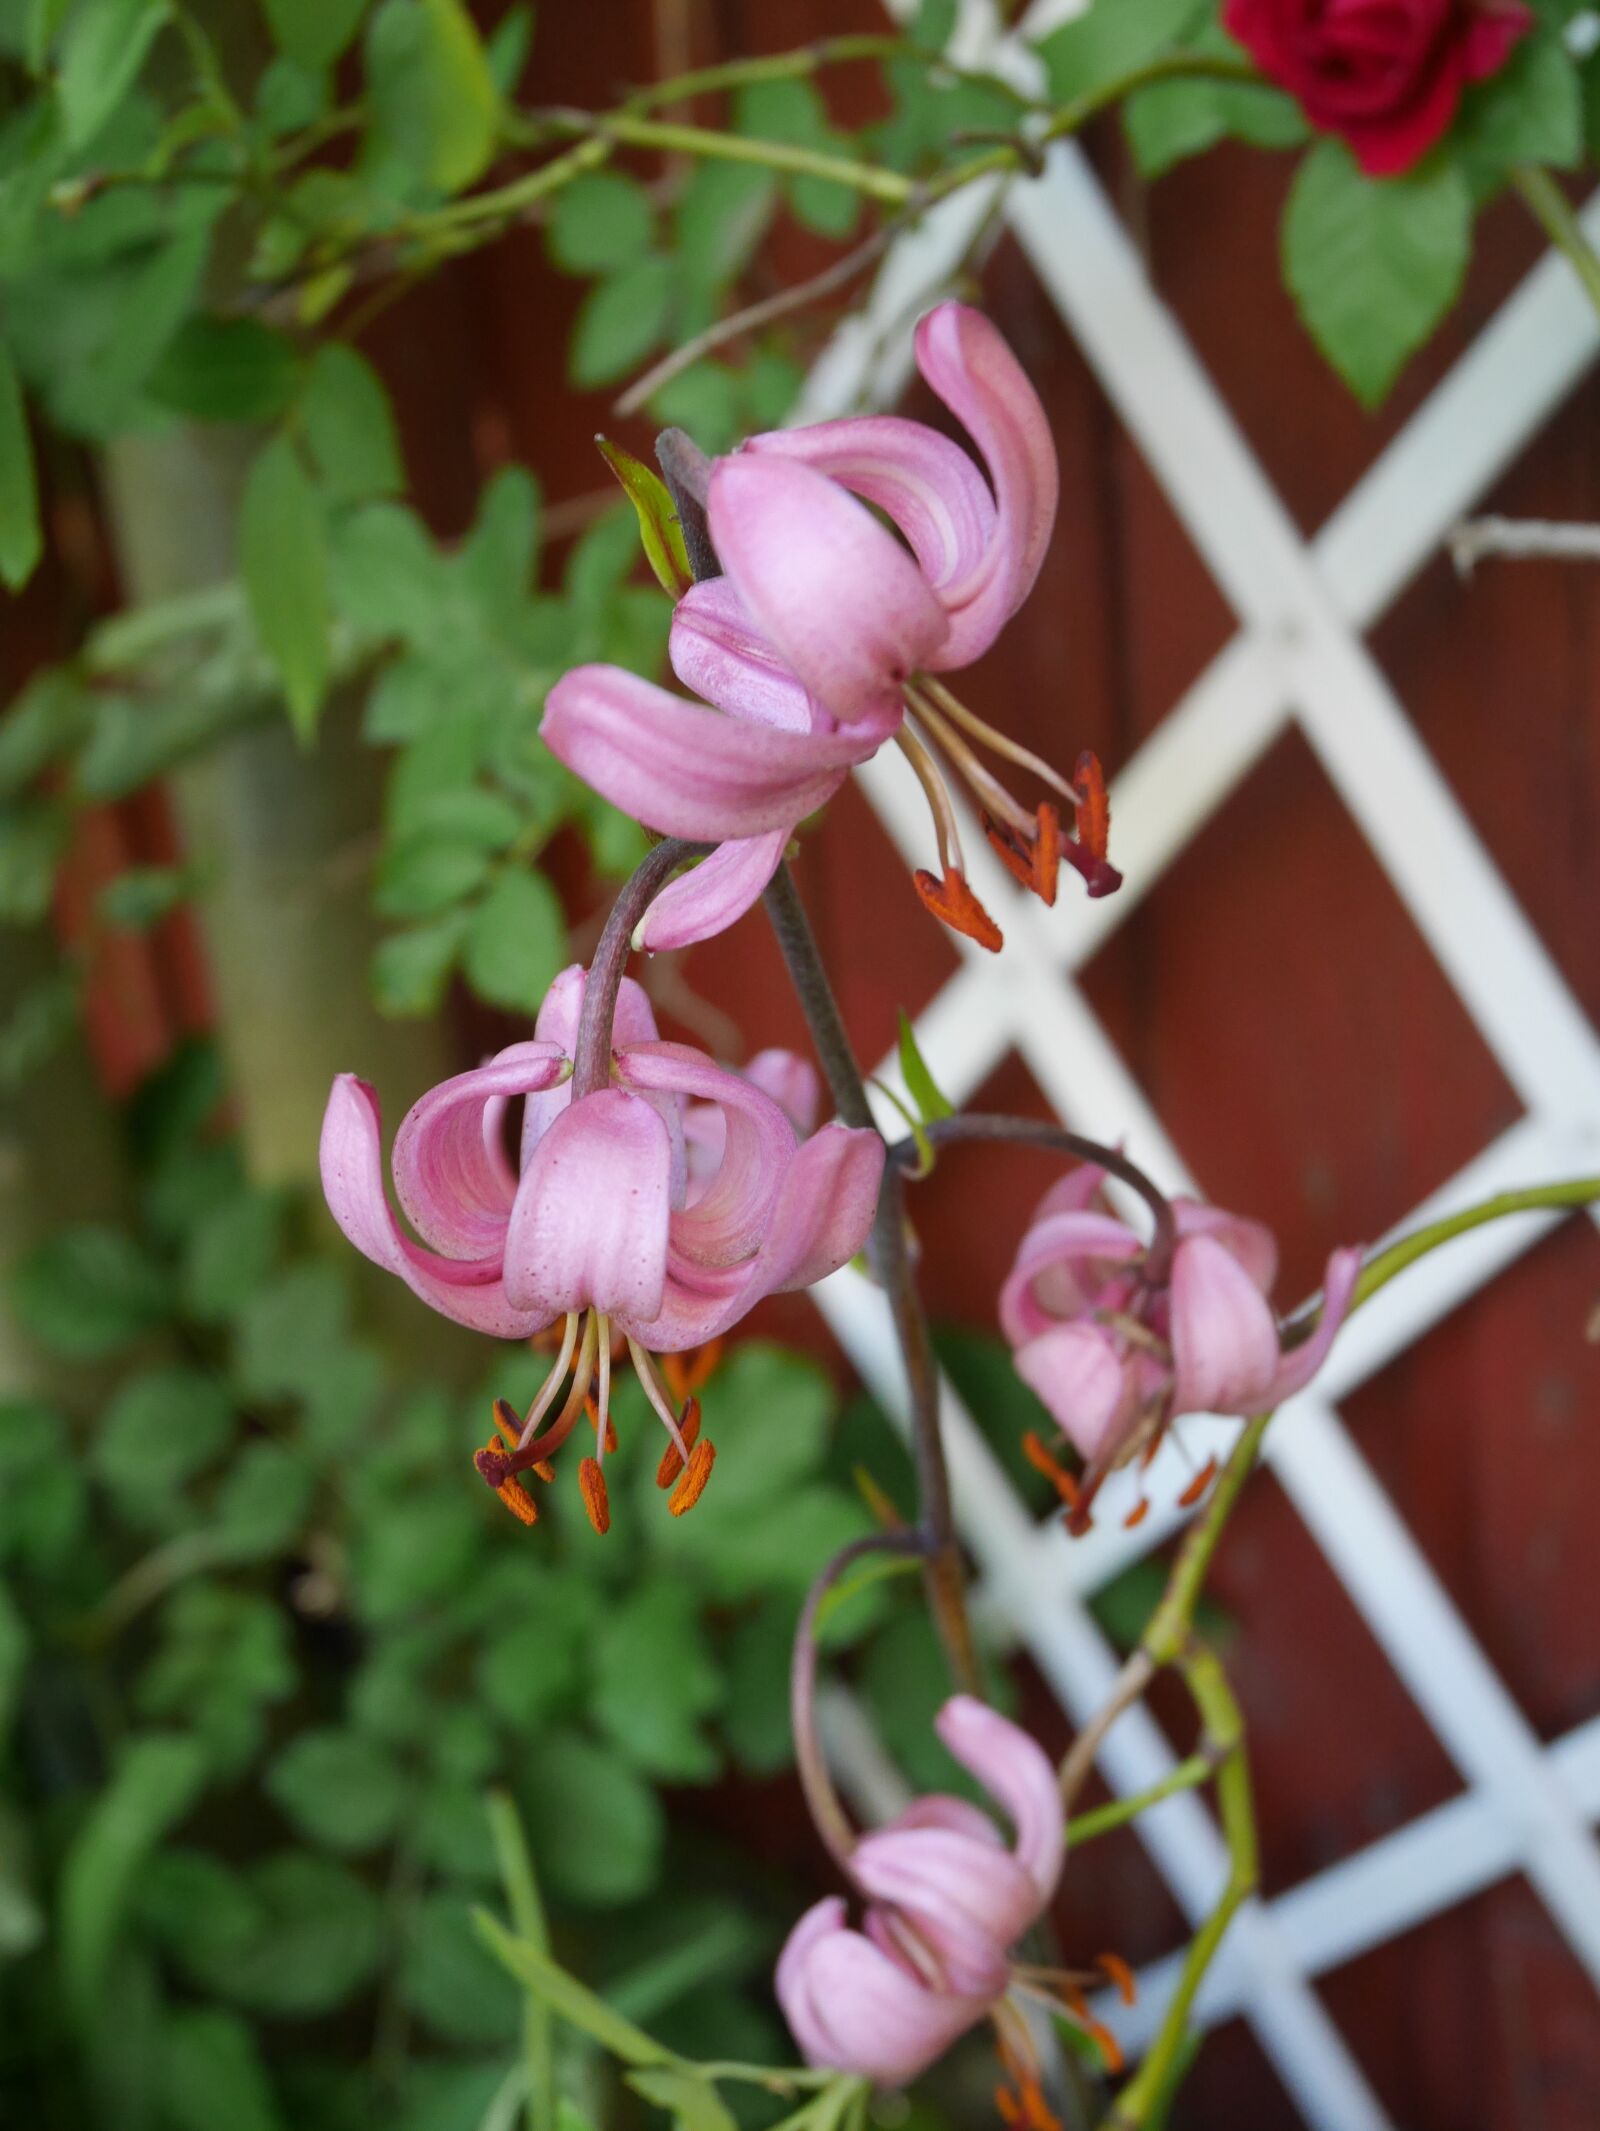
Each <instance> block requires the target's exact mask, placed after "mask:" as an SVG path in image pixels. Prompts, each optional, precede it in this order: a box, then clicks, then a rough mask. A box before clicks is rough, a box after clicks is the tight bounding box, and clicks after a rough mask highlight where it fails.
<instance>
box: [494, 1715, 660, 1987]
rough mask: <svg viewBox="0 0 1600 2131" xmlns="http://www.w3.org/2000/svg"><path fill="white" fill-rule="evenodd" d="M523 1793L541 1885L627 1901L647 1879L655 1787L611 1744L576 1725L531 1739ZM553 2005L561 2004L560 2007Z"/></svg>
mask: <svg viewBox="0 0 1600 2131" xmlns="http://www.w3.org/2000/svg"><path fill="white" fill-rule="evenodd" d="M526 1782H527V1786H528V1796H529V1797H530V1798H533V1799H536V1800H537V1801H538V1808H539V1818H538V1821H537V1823H536V1824H535V1825H534V1826H533V1827H532V1828H531V1830H530V1833H531V1837H532V1842H533V1853H534V1863H535V1865H536V1866H537V1868H538V1873H539V1882H540V1885H541V1886H544V1887H547V1888H549V1890H550V1892H551V1893H552V1894H554V1895H558V1896H564V1897H565V1898H566V1899H567V1900H569V1901H572V1902H575V1903H577V1904H578V1905H579V1906H580V1907H582V1908H586V1909H610V1908H615V1907H617V1906H619V1905H620V1904H621V1903H623V1902H631V1901H634V1900H636V1899H637V1897H638V1896H640V1895H641V1894H643V1893H644V1892H645V1890H646V1889H647V1888H648V1887H649V1886H650V1885H651V1884H652V1883H653V1881H654V1879H655V1876H656V1871H657V1868H658V1866H659V1864H660V1859H661V1846H662V1843H663V1841H664V1839H665V1835H666V1825H665V1817H664V1815H663V1813H662V1808H661V1801H660V1799H659V1798H658V1797H657V1796H656V1793H655V1792H654V1791H653V1790H652V1789H651V1788H650V1786H649V1784H648V1783H646V1782H645V1780H644V1779H643V1777H641V1776H639V1775H637V1774H636V1773H635V1771H634V1770H633V1769H632V1768H630V1767H629V1765H628V1763H627V1762H626V1761H625V1760H624V1759H623V1757H622V1756H621V1755H620V1754H618V1753H617V1752H615V1751H614V1750H613V1749H611V1748H607V1747H601V1746H597V1745H595V1744H594V1743H593V1742H592V1741H591V1740H589V1739H585V1738H583V1737H581V1736H580V1735H579V1734H578V1733H576V1732H547V1733H545V1734H544V1735H542V1736H541V1737H539V1738H536V1739H534V1740H533V1741H531V1742H530V1744H529V1748H528V1752H527V1762H526ZM558 2009H559V2008H558Z"/></svg>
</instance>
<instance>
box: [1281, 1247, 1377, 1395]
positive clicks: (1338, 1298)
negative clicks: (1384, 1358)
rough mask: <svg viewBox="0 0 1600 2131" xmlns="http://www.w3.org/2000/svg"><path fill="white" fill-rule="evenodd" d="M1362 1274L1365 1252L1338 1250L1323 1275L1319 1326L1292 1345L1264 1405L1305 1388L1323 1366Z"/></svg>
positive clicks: (1348, 1310) (1348, 1309) (1348, 1311)
mask: <svg viewBox="0 0 1600 2131" xmlns="http://www.w3.org/2000/svg"><path fill="white" fill-rule="evenodd" d="M1360 1277H1361V1252H1360V1251H1359V1250H1354V1249H1346V1250H1336V1251H1335V1252H1334V1254H1333V1256H1332V1257H1331V1258H1330V1259H1329V1260H1328V1269H1327V1271H1326V1272H1325V1273H1324V1274H1323V1276H1322V1314H1321V1316H1320V1317H1319V1318H1318V1319H1317V1327H1316V1330H1315V1331H1314V1332H1313V1333H1312V1334H1311V1337H1310V1338H1309V1339H1306V1340H1302V1341H1301V1343H1300V1345H1299V1346H1297V1347H1291V1348H1290V1349H1289V1351H1288V1352H1287V1353H1286V1354H1285V1355H1284V1357H1283V1359H1282V1361H1281V1362H1280V1363H1279V1365H1278V1368H1277V1371H1276V1373H1275V1374H1274V1376H1273V1379H1272V1382H1271V1383H1270V1384H1269V1385H1268V1386H1267V1389H1266V1391H1265V1393H1264V1394H1263V1397H1262V1401H1261V1403H1262V1405H1263V1406H1264V1407H1265V1406H1276V1405H1277V1404H1278V1402H1279V1401H1280V1400H1281V1399H1286V1398H1290V1397H1292V1396H1293V1394H1294V1393H1295V1392H1296V1391H1303V1390H1304V1389H1305V1387H1306V1385H1307V1384H1309V1383H1310V1381H1311V1379H1312V1378H1313V1377H1314V1376H1315V1375H1316V1373H1317V1371H1318V1370H1319V1369H1320V1368H1321V1367H1322V1364H1323V1363H1324V1362H1325V1361H1326V1360H1327V1358H1328V1349H1329V1348H1330V1347H1331V1346H1332V1345H1333V1342H1334V1338H1335V1336H1336V1334H1337V1333H1338V1330H1339V1327H1340V1326H1341V1325H1342V1324H1343V1323H1344V1321H1345V1319H1346V1317H1348V1316H1349V1314H1350V1304H1351V1302H1352V1301H1353V1300H1354V1298H1355V1291H1356V1282H1357V1281H1358V1280H1359V1279H1360Z"/></svg>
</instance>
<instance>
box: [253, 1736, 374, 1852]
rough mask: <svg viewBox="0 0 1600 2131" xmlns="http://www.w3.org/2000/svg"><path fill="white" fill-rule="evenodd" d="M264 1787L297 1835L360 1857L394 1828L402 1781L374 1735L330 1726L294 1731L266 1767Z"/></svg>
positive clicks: (326, 1847)
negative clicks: (265, 1784)
mask: <svg viewBox="0 0 1600 2131" xmlns="http://www.w3.org/2000/svg"><path fill="white" fill-rule="evenodd" d="M266 1783H267V1791H268V1793H269V1795H270V1796H271V1798H272V1800H273V1802H274V1804H275V1805H276V1806H277V1807H278V1809H279V1811H280V1812H282V1813H284V1814H285V1815H286V1816H287V1817H288V1819H289V1820H290V1821H292V1822H293V1824H294V1826H295V1827H296V1828H297V1829H298V1830H299V1832H300V1833H301V1834H302V1835H307V1836H309V1837H310V1838H311V1840H312V1841H313V1842H315V1843H320V1844H321V1845H322V1847H323V1848H324V1849H328V1850H337V1851H339V1852H340V1853H341V1854H346V1855H350V1856H360V1855H361V1854H362V1853H363V1852H364V1851H367V1850H374V1849H376V1848H377V1846H378V1844H379V1843H381V1842H384V1841H386V1840H387V1839H388V1837H389V1836H390V1835H391V1834H392V1833H393V1832H394V1829H395V1826H396V1824H397V1822H398V1821H399V1819H400V1815H401V1812H402V1810H403V1809H404V1806H405V1801H406V1785H405V1780H404V1778H403V1776H402V1775H401V1772H400V1769H399V1767H398V1765H397V1764H396V1762H395V1760H394V1758H393V1756H392V1755H391V1754H390V1753H389V1752H388V1750H387V1749H386V1748H385V1747H383V1746H381V1745H380V1744H379V1743H378V1742H377V1741H376V1740H375V1739H372V1738H369V1737H365V1736H363V1735H362V1734H361V1733H360V1732H355V1731H342V1730H339V1729H337V1728H336V1727H333V1726H329V1727H327V1728H325V1729H322V1730H317V1731H303V1732H300V1733H298V1734H297V1735H296V1736H295V1737H294V1738H293V1739H291V1740H290V1742H289V1744H288V1745H287V1746H286V1747H285V1748H284V1750H283V1752H282V1753H281V1754H280V1755H279V1756H278V1758H277V1760H276V1761H274V1762H273V1763H272V1765H271V1766H270V1767H269V1769H268V1770H267V1778H266Z"/></svg>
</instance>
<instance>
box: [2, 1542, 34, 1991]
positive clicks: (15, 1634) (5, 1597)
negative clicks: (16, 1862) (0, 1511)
mask: <svg viewBox="0 0 1600 2131" xmlns="http://www.w3.org/2000/svg"><path fill="white" fill-rule="evenodd" d="M29 1641H30V1637H29V1634H28V1624H27V1622H26V1621H25V1620H24V1619H23V1617H22V1615H21V1613H20V1612H19V1611H18V1609H17V1602H16V1600H15V1599H14V1598H13V1597H12V1595H11V1593H10V1591H9V1589H8V1588H7V1587H6V1585H5V1584H3V1583H0V1739H4V1738H5V1737H6V1736H7V1735H8V1734H9V1732H10V1730H11V1718H12V1713H13V1712H14V1710H15V1709H16V1706H17V1695H18V1691H19V1689H20V1688H21V1686H22V1675H23V1672H24V1670H25V1669H26V1667H27V1662H28V1645H29ZM6 1832H7V1831H6V1829H5V1827H4V1824H3V1822H0V1878H3V1874H4V1866H5V1861H6V1860H5V1848H6V1845H5V1842H4V1837H5V1834H6ZM0 1905H3V1895H0ZM4 1953H5V1931H4V1925H3V1923H0V1958H3V1957H4Z"/></svg>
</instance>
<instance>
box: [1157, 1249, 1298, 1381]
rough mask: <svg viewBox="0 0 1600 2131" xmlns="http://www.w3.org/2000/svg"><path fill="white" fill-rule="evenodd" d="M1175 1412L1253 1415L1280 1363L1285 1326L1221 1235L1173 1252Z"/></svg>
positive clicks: (1172, 1320) (1172, 1299) (1172, 1333)
mask: <svg viewBox="0 0 1600 2131" xmlns="http://www.w3.org/2000/svg"><path fill="white" fill-rule="evenodd" d="M1170 1307H1171V1333H1170V1336H1171V1340H1172V1363H1173V1384H1172V1411H1173V1412H1174V1413H1175V1414H1179V1413H1254V1412H1256V1411H1258V1410H1259V1408H1260V1407H1261V1405H1262V1403H1263V1401H1264V1400H1265V1398H1266V1395H1267V1393H1268V1391H1269V1389H1270V1388H1271V1385H1272V1380H1273V1376H1274V1374H1275V1372H1276V1370H1277V1366H1278V1327H1277V1322H1276V1320H1275V1319H1274V1317H1273V1314H1272V1310H1271V1307H1270V1306H1269V1304H1268V1303H1267V1300H1266V1298H1265V1297H1264V1296H1263V1294H1262V1292H1261V1290H1260V1289H1259V1288H1258V1287H1257V1286H1256V1284H1255V1282H1254V1281H1253V1280H1252V1279H1251V1277H1250V1275H1249V1273H1248V1272H1247V1271H1246V1270H1245V1268H1244V1267H1243V1266H1242V1265H1241V1264H1240V1263H1239V1261H1238V1259H1237V1258H1235V1257H1234V1255H1233V1253H1232V1252H1231V1251H1230V1250H1228V1249H1227V1248H1226V1246H1225V1245H1224V1244H1222V1243H1221V1242H1219V1241H1218V1240H1217V1238H1216V1237H1215V1236H1209V1235H1199V1236H1187V1237H1185V1238H1184V1240H1183V1242H1181V1243H1180V1244H1179V1245H1178V1247H1177V1249H1176V1250H1175V1251H1174V1252H1173V1256H1172V1287H1171V1305H1170Z"/></svg>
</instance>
